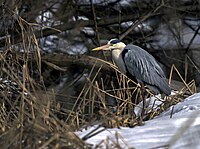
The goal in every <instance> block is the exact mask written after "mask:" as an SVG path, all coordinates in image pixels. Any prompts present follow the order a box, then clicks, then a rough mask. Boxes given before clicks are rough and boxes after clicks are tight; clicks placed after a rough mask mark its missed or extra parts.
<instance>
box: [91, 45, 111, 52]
mask: <svg viewBox="0 0 200 149" xmlns="http://www.w3.org/2000/svg"><path fill="white" fill-rule="evenodd" d="M108 48H109V45H108V44H106V45H103V46H100V47H97V48H94V49H92V51H99V50H108Z"/></svg>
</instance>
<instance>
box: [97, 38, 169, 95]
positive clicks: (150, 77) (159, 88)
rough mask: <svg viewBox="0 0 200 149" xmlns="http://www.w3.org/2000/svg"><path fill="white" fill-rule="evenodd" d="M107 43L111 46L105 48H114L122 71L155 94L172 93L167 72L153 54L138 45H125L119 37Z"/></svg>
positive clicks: (113, 52)
mask: <svg viewBox="0 0 200 149" xmlns="http://www.w3.org/2000/svg"><path fill="white" fill-rule="evenodd" d="M107 45H109V46H108V47H106V46H104V47H105V48H104V47H103V48H104V49H111V50H112V58H113V60H114V61H115V63H116V65H117V66H118V68H119V70H120V71H121V72H122V73H124V74H126V75H127V76H134V77H135V78H136V79H137V80H138V82H141V83H144V84H146V85H147V86H148V87H150V89H152V90H153V92H154V93H155V94H158V93H164V94H166V95H170V93H171V89H170V87H169V85H168V82H167V79H166V77H165V74H164V72H163V70H162V69H161V67H160V66H159V65H158V63H157V62H156V60H155V58H154V57H153V56H152V55H150V54H149V53H148V52H146V51H145V50H143V49H142V48H140V47H138V46H136V45H132V44H128V45H125V44H124V43H123V42H120V41H119V40H117V39H112V40H110V41H109V42H108V44H107ZM100 48H102V47H100ZM100 48H99V49H100ZM99 49H98V48H96V50H99Z"/></svg>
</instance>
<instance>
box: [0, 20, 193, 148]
mask: <svg viewBox="0 0 200 149" xmlns="http://www.w3.org/2000/svg"><path fill="white" fill-rule="evenodd" d="M17 21H18V24H19V26H20V31H19V32H20V35H21V36H22V39H23V41H22V43H21V44H18V45H17V46H14V45H13V43H12V42H11V41H12V40H11V37H10V36H7V37H6V40H7V45H5V48H4V50H3V52H1V53H0V60H1V72H0V90H1V92H0V98H1V101H0V146H1V148H83V147H85V148H90V147H91V146H90V145H89V144H87V143H85V141H84V140H87V139H88V138H89V137H91V136H93V135H96V134H98V133H99V132H101V131H102V130H100V131H97V132H95V133H93V132H92V133H91V134H88V135H87V136H85V137H83V138H82V139H80V138H79V137H77V136H76V135H75V134H74V133H73V131H74V130H75V129H79V128H82V127H85V126H86V127H87V126H88V125H94V124H102V125H103V126H105V127H106V128H107V127H109V128H110V127H119V126H124V127H127V126H128V127H134V126H136V125H143V120H148V119H152V118H154V117H155V116H157V115H159V113H161V112H162V111H164V110H165V109H166V108H168V107H169V106H171V105H174V104H176V103H178V102H180V101H181V100H182V99H184V98H185V97H187V96H189V95H191V94H193V93H195V82H194V81H191V82H190V83H188V84H187V83H186V82H184V80H183V79H182V77H181V75H179V76H180V78H181V79H182V81H183V83H184V84H185V87H183V88H182V89H181V90H180V91H179V92H177V93H176V94H175V95H172V96H170V97H167V98H166V100H165V99H162V98H159V97H156V98H155V99H153V100H154V101H153V102H155V101H161V104H159V105H156V106H152V108H151V109H148V110H147V109H146V110H145V111H146V113H145V115H144V117H142V118H141V117H140V116H138V115H136V114H135V112H134V110H135V108H136V107H137V106H138V105H137V104H138V103H139V102H140V101H141V97H140V86H139V85H138V84H137V83H136V82H134V81H132V80H130V79H129V78H127V77H126V76H124V75H123V74H121V73H120V72H119V71H118V70H117V69H116V67H115V66H114V65H112V64H110V63H108V62H105V61H104V63H105V65H110V67H112V68H113V69H115V70H116V76H117V81H112V80H111V82H110V84H111V85H110V86H109V88H108V86H107V85H105V82H104V80H103V78H100V79H97V78H98V75H99V73H100V72H101V68H99V69H98V70H96V69H95V64H94V67H93V68H92V70H91V71H90V74H89V76H88V77H87V80H86V83H85V85H84V87H83V88H82V91H81V92H80V94H79V96H78V97H76V102H75V103H74V105H73V108H72V109H65V111H68V113H67V114H66V113H63V111H61V109H60V108H59V106H58V104H59V103H58V101H56V100H55V96H57V95H56V94H55V93H54V92H53V91H47V89H46V87H45V86H44V82H43V77H42V75H41V55H40V48H39V46H38V43H37V40H36V37H35V35H34V32H33V28H34V26H35V25H34V24H29V23H27V22H26V21H24V20H23V19H21V18H18V19H17ZM15 47H18V48H19V49H23V54H19V51H17V49H16V48H15ZM30 53H34V55H31V56H30ZM32 56H33V57H32ZM30 59H34V60H35V63H33V61H30ZM98 61H102V60H100V59H97V63H98ZM174 70H175V72H176V73H178V74H179V72H178V70H177V69H176V67H175V66H173V67H172V71H171V75H170V82H171V81H172V80H171V78H172V73H173V72H174ZM35 75H36V76H35ZM97 80H98V81H97ZM116 84H117V86H118V87H116ZM146 92H147V97H152V96H153V94H152V93H151V92H150V91H149V90H146ZM110 100H113V101H115V102H116V104H112V105H109V101H110ZM66 102H67V101H66ZM141 108H143V107H141ZM146 108H147V107H146ZM57 114H63V115H65V116H66V119H64V120H63V119H59V118H58V116H57ZM119 140H121V141H122V142H124V145H125V146H128V145H127V143H126V142H125V141H123V138H122V137H121V136H120V135H119V134H116V140H112V139H110V138H108V139H107V142H101V143H100V144H99V146H101V145H102V144H104V145H105V146H108V145H109V147H108V148H122V147H121V146H120V145H119ZM97 147H98V146H97Z"/></svg>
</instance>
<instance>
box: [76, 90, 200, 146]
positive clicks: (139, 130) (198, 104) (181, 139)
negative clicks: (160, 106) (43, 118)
mask: <svg viewBox="0 0 200 149" xmlns="http://www.w3.org/2000/svg"><path fill="white" fill-rule="evenodd" d="M171 114H172V110H171V108H169V110H167V111H165V112H163V113H162V114H161V115H160V116H158V117H157V118H155V119H153V120H149V121H146V122H145V125H143V126H136V127H134V128H127V127H126V128H125V127H121V128H120V129H118V128H112V129H106V130H104V131H102V132H101V133H99V134H98V135H94V136H93V137H91V138H89V139H88V140H87V142H88V143H90V144H93V145H94V146H95V145H97V144H99V143H100V142H101V141H102V140H104V142H108V140H109V139H111V140H112V139H113V140H115V141H117V140H118V141H119V142H120V145H121V146H122V148H131V147H132V148H136V149H150V148H165V147H166V146H168V145H169V147H170V148H173V149H174V148H176V149H180V148H181V149H187V148H192V149H194V148H200V93H196V94H194V95H192V96H190V97H189V98H186V99H185V100H184V101H183V102H181V103H178V104H177V105H175V106H174V109H173V114H172V118H170V115H171ZM96 127H97V126H93V127H91V128H88V129H87V130H82V131H80V132H76V134H77V135H78V136H80V137H83V136H85V135H86V134H88V133H89V132H91V131H92V130H94V129H95V128H96ZM117 134H118V135H117ZM116 136H118V138H120V136H121V137H122V138H123V139H124V141H123V139H116V138H117V137H116ZM108 138H109V139H108ZM105 144H106V143H105ZM105 144H104V145H105ZM127 144H128V145H127ZM102 145H103V144H102ZM105 147H106V146H104V147H103V148H105Z"/></svg>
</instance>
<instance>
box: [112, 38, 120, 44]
mask: <svg viewBox="0 0 200 149" xmlns="http://www.w3.org/2000/svg"><path fill="white" fill-rule="evenodd" d="M119 42H121V41H120V40H119V39H112V40H111V41H110V44H116V43H119Z"/></svg>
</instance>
